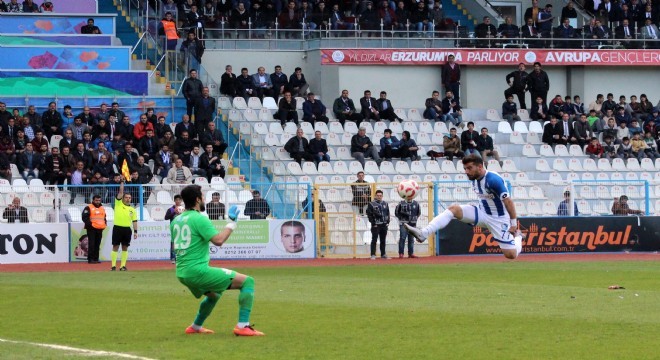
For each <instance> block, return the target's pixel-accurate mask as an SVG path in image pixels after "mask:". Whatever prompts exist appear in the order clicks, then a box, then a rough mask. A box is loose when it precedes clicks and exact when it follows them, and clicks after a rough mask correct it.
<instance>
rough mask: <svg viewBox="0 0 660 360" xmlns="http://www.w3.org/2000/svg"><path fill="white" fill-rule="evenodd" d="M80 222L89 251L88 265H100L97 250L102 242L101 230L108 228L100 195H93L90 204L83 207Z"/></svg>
mask: <svg viewBox="0 0 660 360" xmlns="http://www.w3.org/2000/svg"><path fill="white" fill-rule="evenodd" d="M82 221H83V222H84V223H85V229H86V230H87V240H88V242H89V251H88V252H87V263H88V264H100V263H101V262H100V261H99V249H100V247H101V241H102V240H103V230H105V228H106V227H107V226H108V219H107V217H106V214H105V208H104V207H103V204H102V203H101V195H94V197H93V198H92V203H91V204H89V205H87V206H85V209H84V210H83V212H82Z"/></svg>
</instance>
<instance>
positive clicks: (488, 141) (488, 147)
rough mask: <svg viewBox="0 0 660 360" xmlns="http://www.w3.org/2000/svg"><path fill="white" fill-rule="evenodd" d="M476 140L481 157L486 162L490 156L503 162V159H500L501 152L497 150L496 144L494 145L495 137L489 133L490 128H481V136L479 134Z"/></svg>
mask: <svg viewBox="0 0 660 360" xmlns="http://www.w3.org/2000/svg"><path fill="white" fill-rule="evenodd" d="M476 141H477V151H479V152H480V153H481V158H482V159H483V160H484V162H486V161H487V159H488V156H490V157H492V158H494V159H495V160H497V161H498V162H499V163H500V164H502V161H500V154H499V153H498V152H497V151H496V150H495V146H494V145H493V138H492V137H490V135H488V128H485V127H483V128H481V136H479V137H478V138H477V140H476Z"/></svg>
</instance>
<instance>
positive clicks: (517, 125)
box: [513, 121, 529, 134]
mask: <svg viewBox="0 0 660 360" xmlns="http://www.w3.org/2000/svg"><path fill="white" fill-rule="evenodd" d="M513 131H514V132H516V131H517V132H519V133H521V134H527V133H528V132H529V130H528V129H527V124H525V123H524V122H522V121H516V122H514V123H513Z"/></svg>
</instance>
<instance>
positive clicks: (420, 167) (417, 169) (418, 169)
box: [410, 161, 426, 175]
mask: <svg viewBox="0 0 660 360" xmlns="http://www.w3.org/2000/svg"><path fill="white" fill-rule="evenodd" d="M410 171H412V172H413V173H414V174H418V175H424V174H426V168H425V167H424V163H422V162H421V161H413V162H412V163H411V164H410Z"/></svg>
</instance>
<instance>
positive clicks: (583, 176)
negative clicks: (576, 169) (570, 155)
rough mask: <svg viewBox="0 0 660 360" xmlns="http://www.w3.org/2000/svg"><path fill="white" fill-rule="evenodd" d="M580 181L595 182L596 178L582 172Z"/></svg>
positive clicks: (591, 174)
mask: <svg viewBox="0 0 660 360" xmlns="http://www.w3.org/2000/svg"><path fill="white" fill-rule="evenodd" d="M580 180H582V181H596V178H595V177H594V174H593V173H590V172H583V173H582V178H581V179H580Z"/></svg>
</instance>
